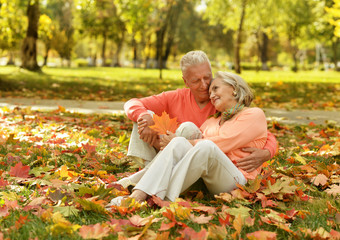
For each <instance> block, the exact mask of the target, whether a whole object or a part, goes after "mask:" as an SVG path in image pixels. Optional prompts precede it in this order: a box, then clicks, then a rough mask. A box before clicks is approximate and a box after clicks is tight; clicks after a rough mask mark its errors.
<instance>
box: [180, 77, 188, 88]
mask: <svg viewBox="0 0 340 240" xmlns="http://www.w3.org/2000/svg"><path fill="white" fill-rule="evenodd" d="M182 79H183V81H184V84H185V86H186V87H189V86H188V83H187V80H185V78H184V76H182Z"/></svg>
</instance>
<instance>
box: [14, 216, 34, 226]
mask: <svg viewBox="0 0 340 240" xmlns="http://www.w3.org/2000/svg"><path fill="white" fill-rule="evenodd" d="M27 217H28V216H22V215H20V216H19V219H18V220H17V221H15V224H14V225H15V228H16V229H20V228H21V227H22V226H23V225H24V224H25V223H27V222H29V221H30V220H27Z"/></svg>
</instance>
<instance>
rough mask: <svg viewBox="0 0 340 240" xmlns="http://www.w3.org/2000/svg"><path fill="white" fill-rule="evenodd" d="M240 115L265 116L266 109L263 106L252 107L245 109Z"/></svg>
mask: <svg viewBox="0 0 340 240" xmlns="http://www.w3.org/2000/svg"><path fill="white" fill-rule="evenodd" d="M240 115H243V116H253V117H255V116H257V117H265V114H264V111H263V110H262V109H261V108H258V107H250V108H246V109H244V110H243V111H242V112H241V114H240Z"/></svg>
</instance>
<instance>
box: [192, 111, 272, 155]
mask: <svg viewBox="0 0 340 240" xmlns="http://www.w3.org/2000/svg"><path fill="white" fill-rule="evenodd" d="M205 126H206V127H209V126H207V125H205ZM202 127H204V125H203V126H202ZM266 136H267V121H266V117H265V114H264V112H263V111H262V110H261V109H259V108H253V109H250V111H246V112H243V113H241V114H240V115H239V116H237V118H236V119H235V120H234V121H233V122H225V123H224V124H223V125H222V126H221V129H220V131H219V134H218V135H217V136H211V137H209V136H208V137H204V139H208V140H211V141H213V142H214V143H215V144H216V145H217V146H218V147H219V148H220V149H221V150H222V151H223V152H224V153H227V152H230V151H231V150H234V149H238V148H241V147H245V146H247V144H249V143H250V142H252V141H254V140H255V139H258V138H262V140H263V143H264V142H265V141H266ZM197 141H200V140H197Z"/></svg>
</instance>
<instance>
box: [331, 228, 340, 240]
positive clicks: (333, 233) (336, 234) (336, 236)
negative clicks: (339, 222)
mask: <svg viewBox="0 0 340 240" xmlns="http://www.w3.org/2000/svg"><path fill="white" fill-rule="evenodd" d="M329 233H330V234H331V236H332V238H333V239H340V232H338V231H335V230H333V229H331V231H330V232H329Z"/></svg>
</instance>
